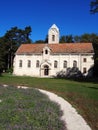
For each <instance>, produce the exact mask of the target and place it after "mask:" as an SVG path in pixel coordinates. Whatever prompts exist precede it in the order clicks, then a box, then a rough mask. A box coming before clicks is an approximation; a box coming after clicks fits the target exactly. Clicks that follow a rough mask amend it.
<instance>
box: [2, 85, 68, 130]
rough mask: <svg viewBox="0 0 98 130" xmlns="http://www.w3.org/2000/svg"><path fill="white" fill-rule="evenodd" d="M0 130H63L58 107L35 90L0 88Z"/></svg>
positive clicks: (63, 126) (63, 125) (60, 112)
mask: <svg viewBox="0 0 98 130" xmlns="http://www.w3.org/2000/svg"><path fill="white" fill-rule="evenodd" d="M0 99H1V102H0V130H5V129H6V130H65V129H66V127H65V124H64V122H63V121H61V120H60V118H61V116H62V114H63V113H62V111H60V106H59V105H58V104H56V103H54V102H51V101H50V100H49V99H48V97H47V96H46V95H43V94H42V93H40V92H39V91H38V90H36V89H32V88H29V89H26V90H25V89H18V88H16V87H13V86H12V87H11V86H10V87H2V86H0Z"/></svg>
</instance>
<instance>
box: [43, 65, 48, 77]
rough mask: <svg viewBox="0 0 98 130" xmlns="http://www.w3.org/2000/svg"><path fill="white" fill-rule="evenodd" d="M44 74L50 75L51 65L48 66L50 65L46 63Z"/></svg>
mask: <svg viewBox="0 0 98 130" xmlns="http://www.w3.org/2000/svg"><path fill="white" fill-rule="evenodd" d="M44 75H45V76H48V75H49V66H48V65H45V66H44Z"/></svg>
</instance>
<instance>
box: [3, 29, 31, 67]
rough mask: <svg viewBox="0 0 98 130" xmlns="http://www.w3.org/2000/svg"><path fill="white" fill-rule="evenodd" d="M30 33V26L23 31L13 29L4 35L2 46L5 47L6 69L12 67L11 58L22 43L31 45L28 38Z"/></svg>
mask: <svg viewBox="0 0 98 130" xmlns="http://www.w3.org/2000/svg"><path fill="white" fill-rule="evenodd" d="M30 33H31V27H30V26H28V27H25V29H24V30H22V29H19V28H18V27H13V28H11V29H10V30H9V31H7V32H6V33H5V35H4V37H3V39H4V41H3V44H5V46H6V47H5V50H6V52H7V54H6V57H7V58H8V60H7V61H8V62H7V66H6V67H8V69H9V68H11V67H12V66H13V58H14V54H15V52H16V50H17V48H18V47H19V46H20V45H21V44H23V43H31V39H30V38H29V36H30Z"/></svg>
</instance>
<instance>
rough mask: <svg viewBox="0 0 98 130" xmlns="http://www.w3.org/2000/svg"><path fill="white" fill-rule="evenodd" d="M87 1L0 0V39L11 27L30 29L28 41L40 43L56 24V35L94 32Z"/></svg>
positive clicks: (97, 29)
mask: <svg viewBox="0 0 98 130" xmlns="http://www.w3.org/2000/svg"><path fill="white" fill-rule="evenodd" d="M89 10H90V0H0V37H1V36H3V35H4V34H5V33H6V31H7V30H10V29H11V27H15V26H17V27H18V28H21V29H24V28H25V27H26V26H31V28H32V33H31V39H32V41H33V42H34V41H36V40H40V39H42V40H44V39H45V37H46V35H47V32H48V29H49V28H50V27H51V26H52V24H56V25H57V26H58V27H59V29H60V35H61V36H62V35H70V34H72V35H81V34H83V33H98V14H94V15H91V14H90V11H89Z"/></svg>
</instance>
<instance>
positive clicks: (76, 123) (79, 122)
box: [39, 89, 91, 130]
mask: <svg viewBox="0 0 98 130" xmlns="http://www.w3.org/2000/svg"><path fill="white" fill-rule="evenodd" d="M39 91H40V92H42V93H44V94H46V95H48V97H49V99H50V100H51V101H54V102H57V103H58V104H59V105H60V106H61V110H62V111H63V113H64V114H63V116H62V120H64V121H65V123H66V126H67V129H68V130H91V128H90V127H89V126H88V125H87V123H86V121H85V120H84V119H83V118H82V116H81V115H79V114H78V113H77V111H76V109H75V108H73V107H72V105H71V104H69V103H68V102H67V101H66V100H64V99H63V98H61V97H59V96H57V95H56V94H54V93H51V92H48V91H45V90H41V89H39Z"/></svg>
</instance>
